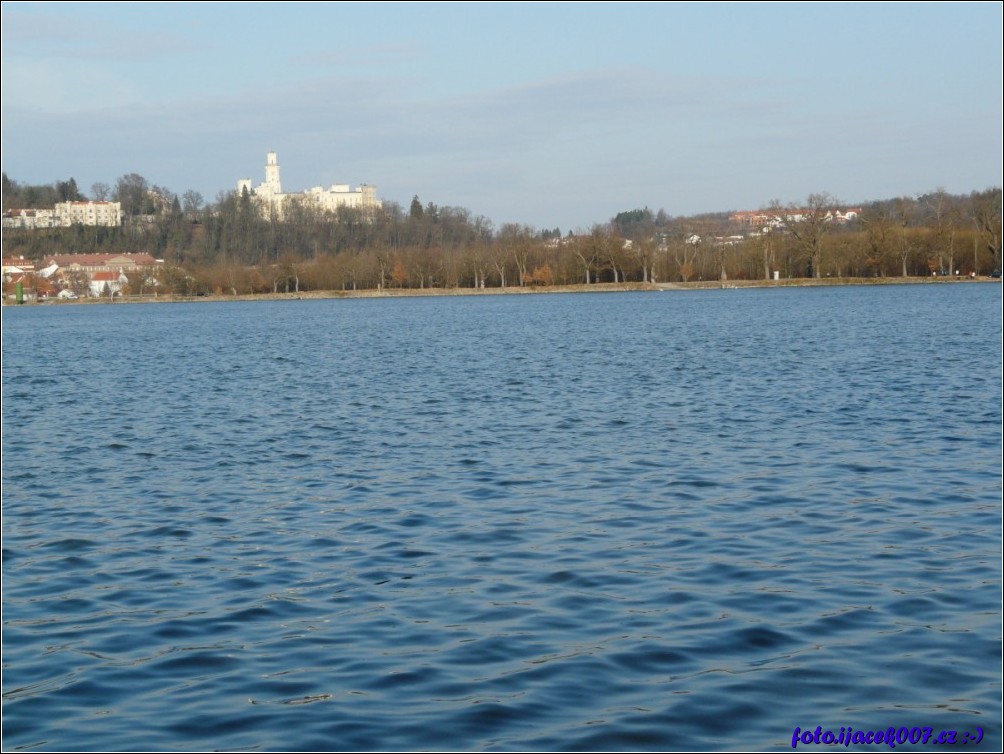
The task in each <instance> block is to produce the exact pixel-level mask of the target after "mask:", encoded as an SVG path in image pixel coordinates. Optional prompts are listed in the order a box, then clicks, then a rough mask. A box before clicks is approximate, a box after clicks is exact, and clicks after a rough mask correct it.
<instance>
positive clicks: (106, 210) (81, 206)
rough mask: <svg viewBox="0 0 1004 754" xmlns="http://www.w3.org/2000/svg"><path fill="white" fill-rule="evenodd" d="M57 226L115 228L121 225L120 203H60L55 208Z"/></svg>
mask: <svg viewBox="0 0 1004 754" xmlns="http://www.w3.org/2000/svg"><path fill="white" fill-rule="evenodd" d="M55 212H56V220H57V222H58V224H59V225H62V226H63V227H64V228H68V227H70V226H71V225H78V224H79V225H103V226H106V227H109V228H115V227H118V226H119V225H121V224H122V203H121V202H60V203H59V204H57V205H56V207H55Z"/></svg>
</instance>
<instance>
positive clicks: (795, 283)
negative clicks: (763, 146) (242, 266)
mask: <svg viewBox="0 0 1004 754" xmlns="http://www.w3.org/2000/svg"><path fill="white" fill-rule="evenodd" d="M965 283H998V284H1000V283H1001V280H1000V278H993V277H986V276H984V277H977V278H968V277H905V278H904V277H894V278H891V277H883V278H789V279H784V280H726V281H718V280H698V281H690V282H687V283H682V282H679V283H590V284H588V285H586V284H585V283H578V284H574V285H551V286H524V287H519V286H509V287H506V288H384V289H367V290H358V291H341V290H335V291H300V292H299V293H293V292H290V293H285V292H283V293H238V294H236V295H226V294H220V295H212V294H211V295H204V296H198V295H193V296H183V295H177V294H164V295H155V294H147V295H144V296H124V297H117V298H115V299H107V298H79V299H57V298H49V299H43V300H42V301H26V302H25V303H24V304H22V306H39V305H50V304H55V305H57V306H64V305H77V304H178V303H200V302H206V303H209V302H222V301H307V300H311V299H349V298H412V297H417V296H511V295H517V296H521V295H527V296H529V295H541V294H544V295H547V294H552V295H553V294H558V293H625V292H638V291H646V292H661V291H695V290H723V289H739V288H824V287H833V286H854V285H943V284H965ZM3 306H4V308H6V307H8V306H11V307H16V306H18V304H16V303H14V302H13V301H8V300H7V299H4V301H3Z"/></svg>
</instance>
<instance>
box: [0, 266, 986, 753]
mask: <svg viewBox="0 0 1004 754" xmlns="http://www.w3.org/2000/svg"><path fill="white" fill-rule="evenodd" d="M1001 364H1002V354H1001V288H1000V286H997V285H990V284H987V285H937V286H935V285H927V286H891V287H860V288H825V289H783V290H719V291H695V292H666V293H637V294H590V295H554V296H544V295H540V296H508V297H505V296H501V297H494V296H484V297H470V298H466V297H456V298H451V297H443V298H416V299H373V300H336V301H292V302H256V303H195V304H176V305H135V306H128V305H118V306H115V305H113V306H108V305H104V306H48V307H47V306H41V307H38V306H36V307H23V308H19V309H5V310H4V313H3V463H2V470H3V747H4V749H5V750H8V751H11V750H15V749H26V750H58V749H78V750H79V749H90V750H102V749H103V750H123V749H128V750H136V749H158V750H178V749H184V750H191V749H202V748H208V749H244V750H310V749H338V750H346V749H348V750H360V749H361V750H367V749H380V750H393V749H406V750H415V749H453V750H486V749H488V750H491V749H495V750H502V749H505V750H528V749H548V750H569V749H576V750H583V749H632V750H636V749H643V750H644V749H649V750H651V749H660V750H661V749H691V748H693V749H744V748H745V749H788V750H790V748H791V740H792V734H793V731H794V728H795V727H796V726H798V727H800V728H802V729H808V730H814V729H815V727H816V726H817V725H819V726H822V728H823V730H824V731H825V730H827V729H831V730H833V731H834V732H835V733H838V732H839V730H840V728H841V727H844V726H850V727H852V728H853V729H855V730H869V729H871V730H877V729H883V730H884V729H886V728H888V727H889V726H896V727H900V726H907V727H910V728H912V727H924V726H931V727H932V728H933V730H934V732H935V734H937V732H939V731H940V730H942V729H948V730H956V731H958V732H959V739H960V740H961V737H962V735H963V733H965V732H969V733H970V734H971V735H976V731H977V730H982V731H983V739H982V741H981V742H980V743H979V744H978V745H973V744H970V746H969V747H968V748H970V749H973V750H985V751H991V750H994V749H995V748H996V749H999V748H1000V746H1001V535H1002V532H1001V395H1002V389H1001ZM799 748H800V749H804V748H808V749H813V748H816V749H819V748H820V747H818V746H815V745H810V746H806V745H802V744H800V745H799ZM911 748H926V749H930V748H931V747H930V746H927V747H923V746H920V747H911V746H910V745H906V746H897V749H899V750H903V749H911ZM850 749H851V750H867V751H874V750H883V749H886V750H888V747H884V746H876V745H871V746H865V745H852V746H851V747H850Z"/></svg>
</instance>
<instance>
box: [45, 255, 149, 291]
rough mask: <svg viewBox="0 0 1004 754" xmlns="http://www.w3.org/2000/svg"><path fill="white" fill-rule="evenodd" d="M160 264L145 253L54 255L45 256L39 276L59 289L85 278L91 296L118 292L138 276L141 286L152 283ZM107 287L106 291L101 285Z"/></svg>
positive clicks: (80, 286)
mask: <svg viewBox="0 0 1004 754" xmlns="http://www.w3.org/2000/svg"><path fill="white" fill-rule="evenodd" d="M163 264H164V260H162V259H154V258H153V257H152V256H151V255H150V254H147V253H146V252H140V253H136V254H54V255H52V256H48V257H45V259H44V260H43V262H42V269H41V270H39V273H38V274H39V275H40V276H41V277H42V278H45V279H47V280H53V281H55V282H56V283H57V284H58V286H59V287H60V288H71V287H77V288H80V289H81V290H79V291H78V292H79V293H83V292H84V290H83V283H84V280H86V283H87V286H86V287H87V292H89V293H90V294H91V295H92V296H100V295H102V294H105V295H107V293H108V292H109V291H110V292H111V293H112V294H115V293H118V292H120V291H121V290H122V288H123V286H125V285H126V284H127V283H129V281H130V277H134V278H137V279H142V285H150V284H151V283H150V282H149V281H151V280H152V281H153V283H152V284H156V280H155V278H154V275H155V274H156V273H157V270H158V269H159V268H160V267H161V266H162V265H163ZM106 285H107V286H108V290H106V288H105V286H106Z"/></svg>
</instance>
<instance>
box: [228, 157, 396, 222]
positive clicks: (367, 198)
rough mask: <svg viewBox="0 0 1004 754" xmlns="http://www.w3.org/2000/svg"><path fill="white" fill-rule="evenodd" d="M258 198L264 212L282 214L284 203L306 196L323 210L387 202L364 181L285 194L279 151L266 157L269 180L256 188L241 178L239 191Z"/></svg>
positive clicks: (332, 210) (371, 207) (361, 207)
mask: <svg viewBox="0 0 1004 754" xmlns="http://www.w3.org/2000/svg"><path fill="white" fill-rule="evenodd" d="M245 190H246V191H247V192H248V193H249V194H251V195H252V196H254V197H255V198H256V199H258V200H259V201H260V202H261V204H262V212H268V211H269V210H270V209H271V208H273V207H274V208H275V210H276V213H277V214H278V215H279V216H280V217H281V216H282V206H283V204H285V203H286V202H288V201H289V200H291V199H296V198H299V199H302V200H306V201H309V202H311V203H313V204H314V205H315V206H316V207H318V208H319V209H322V210H325V211H328V212H334V211H335V210H336V209H338V208H339V207H351V208H354V209H379V208H380V207H382V206H383V202H381V201H380V200H379V199H377V195H376V186H369V185H367V184H365V183H364V184H362V185H361V186H359V187H358V188H356V189H353V188H352V187H351V186H349V184H347V183H336V184H333V185H331V186H329V187H328V188H324V187H323V186H315V187H314V188H311V189H307V190H306V191H302V192H300V193H298V194H284V193H283V192H282V182H281V181H280V179H279V159H278V157H277V156H276V153H275V152H269V153H268V154H267V155H266V157H265V181H264V182H263V183H259V184H258V186H256V187H252V185H251V179H250V178H242V179H241V180H239V181H237V193H238V194H240V193H242V192H244V191H245Z"/></svg>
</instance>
